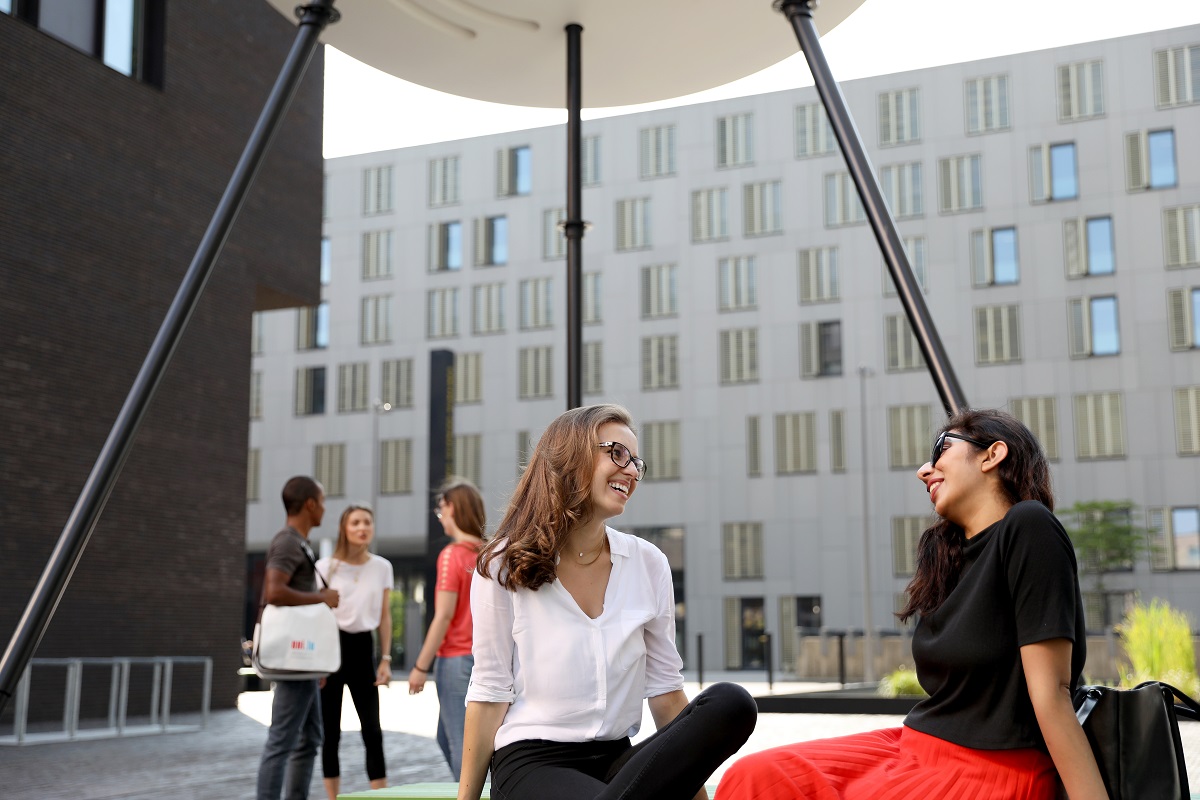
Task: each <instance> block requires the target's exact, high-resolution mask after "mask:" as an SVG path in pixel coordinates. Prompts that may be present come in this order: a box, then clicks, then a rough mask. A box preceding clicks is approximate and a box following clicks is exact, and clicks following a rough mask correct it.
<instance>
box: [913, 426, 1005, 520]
mask: <svg viewBox="0 0 1200 800" xmlns="http://www.w3.org/2000/svg"><path fill="white" fill-rule="evenodd" d="M951 433H953V431H951ZM986 458H987V451H986V450H981V449H980V448H978V447H976V446H975V445H973V444H971V442H967V441H963V440H962V439H956V438H954V437H953V436H947V437H946V439H945V442H944V443H943V444H942V452H941V454H940V455H939V456H938V459H937V464H936V465H930V463H929V462H928V461H927V462H925V463H924V464H922V465H921V468H920V469H918V470H917V478H918V480H920V481H921V482H922V483H924V484H925V490H926V491H927V492H929V501H930V502H931V503H933V510H934V511H936V512H937V514H938V516H940V517H941V518H942V519H946V520H949V521H950V522H953V523H956V524H958V525H962V524H963V522H964V520H965V519H966V518H967V517H968V516H969V514H970V510H969V505H970V502H971V498H973V497H975V498H978V497H979V496H980V494H981V493H983V492H986V491H989V489H988V488H987V487H986V483H987V479H986V474H985V472H984V470H983V467H982V463H983V461H984V459H986Z"/></svg>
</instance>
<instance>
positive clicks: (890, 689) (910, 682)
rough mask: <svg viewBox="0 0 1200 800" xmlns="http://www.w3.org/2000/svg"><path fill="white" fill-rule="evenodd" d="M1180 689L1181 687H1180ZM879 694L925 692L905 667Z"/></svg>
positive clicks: (886, 678)
mask: <svg viewBox="0 0 1200 800" xmlns="http://www.w3.org/2000/svg"><path fill="white" fill-rule="evenodd" d="M1180 688H1182V687H1180ZM877 691H878V692H879V694H881V695H883V696H884V697H925V696H926V695H925V690H924V689H922V688H921V684H920V682H918V681H917V673H915V672H913V671H912V670H911V669H908V668H907V667H901V668H900V669H898V670H896V671H895V672H892V673H889V674H887V675H884V676H883V679H882V680H880V681H879V689H878V690H877Z"/></svg>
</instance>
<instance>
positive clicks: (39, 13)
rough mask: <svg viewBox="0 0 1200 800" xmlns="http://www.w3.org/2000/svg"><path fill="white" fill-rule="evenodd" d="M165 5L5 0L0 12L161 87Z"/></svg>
mask: <svg viewBox="0 0 1200 800" xmlns="http://www.w3.org/2000/svg"><path fill="white" fill-rule="evenodd" d="M165 7H166V3H165V1H164V0H146V1H145V2H136V0H97V2H93V3H87V4H81V3H77V2H74V3H72V2H61V1H60V2H50V0H41V2H28V0H24V1H22V0H17V2H16V3H14V2H13V0H3V2H0V13H4V14H12V15H13V16H15V17H17V18H18V19H22V20H24V21H25V22H28V23H30V24H32V25H35V26H37V28H38V29H39V30H41V31H43V32H44V33H48V34H50V35H51V36H53V37H54V38H55V39H58V40H59V41H60V42H63V43H64V44H67V45H70V46H71V47H74V48H75V49H76V50H80V51H82V52H84V53H87V54H88V55H90V56H92V57H94V58H97V59H99V60H100V61H102V62H103V63H104V65H105V66H107V67H110V68H111V69H114V70H116V71H117V72H120V73H121V74H123V75H128V76H129V77H131V78H134V79H136V80H139V81H143V82H145V83H149V84H151V85H153V86H162V79H163V50H164V45H163V32H164V30H165V25H164V24H163V17H164V11H165Z"/></svg>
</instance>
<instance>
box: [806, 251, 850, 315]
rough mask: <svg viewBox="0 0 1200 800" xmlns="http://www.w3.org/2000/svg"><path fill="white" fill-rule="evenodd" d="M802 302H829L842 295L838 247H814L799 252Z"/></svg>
mask: <svg viewBox="0 0 1200 800" xmlns="http://www.w3.org/2000/svg"><path fill="white" fill-rule="evenodd" d="M796 261H797V264H798V265H799V271H800V277H799V283H800V303H801V304H807V303H827V302H829V301H831V300H837V299H838V298H840V297H841V296H842V285H841V281H840V280H839V279H838V249H837V248H836V247H812V248H808V249H806V250H801V251H799V252H798V253H797V259H796Z"/></svg>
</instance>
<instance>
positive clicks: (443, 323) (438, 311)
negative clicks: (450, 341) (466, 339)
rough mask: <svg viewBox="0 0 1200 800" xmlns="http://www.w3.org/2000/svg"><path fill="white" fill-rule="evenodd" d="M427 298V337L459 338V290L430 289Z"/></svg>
mask: <svg viewBox="0 0 1200 800" xmlns="http://www.w3.org/2000/svg"><path fill="white" fill-rule="evenodd" d="M425 298H426V301H425V336H426V337H428V338H430V339H441V338H444V337H447V336H458V289H454V288H447V289H430V290H429V291H428V292H426V295H425Z"/></svg>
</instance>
